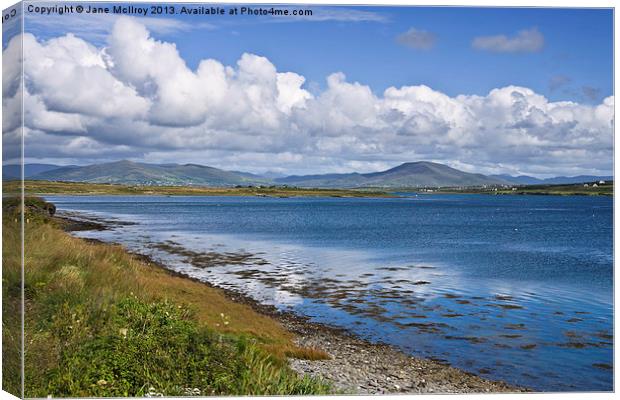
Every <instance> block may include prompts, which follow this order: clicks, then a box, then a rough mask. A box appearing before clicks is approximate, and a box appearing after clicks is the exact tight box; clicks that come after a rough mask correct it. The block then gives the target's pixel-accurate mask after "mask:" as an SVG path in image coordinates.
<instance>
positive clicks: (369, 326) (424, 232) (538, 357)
mask: <svg viewBox="0 0 620 400" xmlns="http://www.w3.org/2000/svg"><path fill="white" fill-rule="evenodd" d="M47 200H49V201H52V202H54V203H55V204H56V205H57V207H58V209H59V211H60V212H68V211H72V212H79V213H82V214H83V215H86V216H89V215H90V216H97V217H103V218H108V219H114V220H121V221H128V222H134V223H136V224H135V225H118V226H116V227H115V228H114V229H110V230H105V231H85V232H79V233H76V234H79V235H80V236H83V237H90V238H97V239H101V240H105V241H110V242H117V243H122V244H124V245H125V246H127V247H128V248H130V249H132V250H135V251H139V252H141V253H144V254H148V255H150V256H152V257H154V258H156V259H158V260H161V261H163V262H165V263H166V264H167V265H169V266H170V268H172V269H175V270H177V271H181V272H184V273H187V274H189V275H192V276H195V277H198V278H200V279H204V280H207V281H210V282H213V283H216V284H218V285H220V286H222V287H226V288H229V289H234V290H239V291H242V292H244V293H246V294H248V295H250V296H252V297H254V298H255V299H257V300H259V301H262V302H265V303H269V304H274V305H276V306H277V307H279V308H281V309H283V310H287V311H293V312H297V313H300V314H304V315H308V316H310V317H311V319H312V320H314V321H317V322H323V323H328V324H332V325H337V326H341V327H344V328H347V329H349V330H351V331H352V332H355V333H357V334H358V335H360V336H362V337H364V338H367V339H369V340H372V341H380V342H385V343H390V344H393V345H395V346H398V347H399V348H401V349H402V350H404V351H406V352H409V353H411V354H414V355H419V356H424V357H430V358H434V359H437V360H439V361H440V362H447V363H450V364H451V365H453V366H455V367H458V368H462V369H465V370H467V371H471V372H474V373H476V374H479V375H482V376H485V377H488V378H491V379H502V380H505V381H507V382H509V383H513V384H518V385H524V386H527V387H530V388H533V389H535V390H541V391H610V390H613V369H612V368H613V251H612V247H613V199H611V198H608V197H585V196H568V197H560V196H489V195H419V196H417V195H415V194H403V195H402V197H400V198H391V199H378V198H377V199H370V198H363V199H349V198H258V197H256V198H254V197H184V196H175V197H165V196H130V197H124V196H49V197H47ZM162 244H164V245H162ZM181 247H182V248H183V249H186V250H190V251H192V252H194V253H195V254H214V253H217V254H228V255H233V256H234V255H239V254H243V255H245V256H244V257H242V258H239V257H236V258H235V257H232V258H230V259H227V258H226V257H224V258H220V259H218V260H219V261H217V262H215V263H213V262H211V263H210V264H204V263H203V264H201V262H200V259H199V258H192V257H188V255H187V252H185V253H183V252H179V251H175V249H179V248H181ZM211 261H212V260H211ZM231 318H234V316H231Z"/></svg>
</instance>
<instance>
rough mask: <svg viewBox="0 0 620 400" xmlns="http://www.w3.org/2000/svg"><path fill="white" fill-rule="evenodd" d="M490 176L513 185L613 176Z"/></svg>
mask: <svg viewBox="0 0 620 400" xmlns="http://www.w3.org/2000/svg"><path fill="white" fill-rule="evenodd" d="M491 176H492V177H495V178H499V179H503V180H505V181H507V182H510V183H512V184H515V185H567V184H572V183H585V182H595V181H612V180H613V179H614V177H613V176H597V175H578V176H556V177H554V178H546V179H539V178H534V177H533V176H527V175H519V176H510V175H505V174H504V175H491Z"/></svg>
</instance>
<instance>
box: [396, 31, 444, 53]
mask: <svg viewBox="0 0 620 400" xmlns="http://www.w3.org/2000/svg"><path fill="white" fill-rule="evenodd" d="M396 41H397V42H398V43H400V44H402V45H403V46H407V47H411V48H413V49H419V50H429V49H432V48H433V47H434V46H435V42H437V37H436V36H435V34H434V33H432V32H428V31H424V30H418V29H415V28H411V29H409V30H408V31H407V32H405V33H401V34H400V35H398V36H397V37H396Z"/></svg>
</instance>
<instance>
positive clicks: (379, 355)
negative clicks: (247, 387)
mask: <svg viewBox="0 0 620 400" xmlns="http://www.w3.org/2000/svg"><path fill="white" fill-rule="evenodd" d="M56 218H58V219H60V220H62V221H63V229H64V230H65V231H67V232H69V233H70V232H75V231H84V230H105V229H109V227H110V226H111V225H112V224H124V223H123V222H119V221H106V220H103V219H97V218H92V219H91V218H88V219H84V218H80V216H79V214H78V213H76V214H73V213H63V215H60V216H57V217H56ZM77 239H79V240H84V241H87V242H92V243H99V244H101V245H110V244H112V243H109V242H104V241H100V240H97V239H85V238H77ZM123 250H124V251H125V252H126V253H128V254H130V255H132V256H133V257H135V258H136V259H138V260H139V261H142V262H143V263H145V264H147V265H149V266H154V267H156V268H158V269H161V270H163V271H164V272H166V273H168V274H170V275H172V276H176V277H180V278H183V279H188V280H191V281H194V282H198V283H200V284H203V285H205V286H207V287H211V288H216V289H218V290H220V291H221V292H222V293H223V294H224V295H225V297H226V298H227V299H229V300H230V301H232V302H235V303H239V304H242V305H246V306H248V307H250V308H252V309H253V310H254V311H256V312H258V313H259V314H262V315H264V316H266V317H268V318H272V319H273V320H275V321H277V322H279V323H280V324H281V325H282V327H283V328H284V329H285V330H287V331H288V332H290V333H292V334H293V335H295V337H296V338H295V343H296V344H297V345H299V346H302V347H307V348H315V349H319V350H322V351H324V352H326V353H327V354H329V356H330V359H329V360H302V359H296V358H289V359H288V361H289V362H288V364H289V367H290V368H291V369H293V370H294V371H295V372H297V373H298V374H299V375H305V374H307V375H310V376H313V377H320V378H323V379H325V380H326V381H328V382H330V383H331V384H332V385H333V387H334V388H335V389H336V390H337V391H338V393H346V394H388V393H391V394H396V393H401V394H406V393H410V394H413V393H500V392H501V393H520V392H531V390H530V389H527V388H523V387H519V386H516V385H511V384H508V383H506V382H503V381H493V380H490V379H486V378H483V377H480V376H478V375H476V374H474V373H470V372H467V371H464V370H461V369H458V368H454V367H452V366H450V365H448V364H446V363H443V362H439V361H434V360H432V359H426V358H420V357H417V356H411V355H408V354H407V353H405V352H403V351H401V350H400V349H398V348H397V347H395V346H393V345H389V344H384V343H372V342H370V341H368V340H365V339H362V338H360V337H358V336H357V335H356V334H355V333H354V332H351V331H349V330H346V329H344V328H339V327H335V326H330V325H325V324H321V323H317V322H311V321H310V318H309V317H307V316H303V315H299V314H296V313H293V312H290V311H282V310H278V309H277V308H276V307H275V306H273V305H267V304H263V303H260V302H258V301H256V300H254V299H253V298H251V297H250V296H248V295H246V294H244V293H241V292H238V291H235V290H232V289H229V288H224V287H221V286H218V285H215V284H212V283H210V282H208V281H204V280H201V279H198V278H195V277H192V276H189V275H186V274H184V273H181V272H177V271H174V270H172V269H170V268H168V267H167V266H166V265H165V264H163V263H161V262H158V261H156V260H154V259H152V258H151V257H149V256H146V255H144V254H140V253H136V252H132V251H129V250H127V249H126V248H124V247H123Z"/></svg>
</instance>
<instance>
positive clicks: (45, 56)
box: [3, 2, 614, 177]
mask: <svg viewBox="0 0 620 400" xmlns="http://www.w3.org/2000/svg"><path fill="white" fill-rule="evenodd" d="M28 4H30V3H26V5H28ZM33 4H34V3H33ZM55 4H62V3H43V2H37V3H36V5H37V6H50V5H55ZM82 4H86V3H82ZM133 5H134V6H144V4H138V3H134V4H133ZM160 5H161V4H160ZM97 6H100V7H101V6H105V3H97ZM147 6H148V4H147ZM181 6H182V5H181V4H179V3H174V7H175V8H176V9H177V10H179V9H180V7H181ZM194 6H195V5H194ZM220 6H222V7H224V8H225V9H226V10H229V9H230V8H231V7H241V5H236V6H230V5H228V6H227V5H220ZM251 7H254V8H258V7H261V6H258V5H252V6H251ZM262 7H263V8H266V7H267V8H268V7H269V6H262ZM281 7H283V8H287V9H289V10H292V9H299V8H301V6H289V7H285V6H281ZM304 8H306V9H307V7H304ZM309 9H311V10H312V11H313V15H312V16H308V17H304V18H295V17H272V16H230V15H224V16H205V15H197V16H188V15H176V16H175V17H174V18H172V17H166V18H161V17H155V16H152V15H148V16H146V17H144V16H143V17H136V16H131V17H127V16H119V15H114V14H108V15H102V14H98V15H92V14H86V13H82V14H64V15H56V14H51V15H37V14H32V13H28V12H26V20H25V30H26V32H27V33H28V35H26V36H25V37H24V42H23V43H24V53H25V56H26V59H25V64H24V65H25V68H24V71H25V74H26V83H27V84H26V91H25V100H26V103H27V105H28V106H29V113H28V114H27V116H26V117H27V118H26V128H27V131H28V138H29V140H31V141H32V144H31V145H30V146H28V149H29V151H28V152H27V158H28V160H30V161H31V162H35V161H36V162H49V163H59V164H91V163H96V162H105V161H115V160H119V159H131V160H135V161H144V162H156V163H157V162H167V163H169V162H178V163H198V164H203V165H211V166H214V167H220V168H226V169H231V170H242V171H248V172H255V173H262V172H265V171H276V172H280V173H285V174H286V173H289V174H304V173H328V172H352V171H358V172H371V171H377V170H381V169H387V168H390V167H393V166H395V165H398V164H400V163H403V162H410V161H423V160H427V161H436V162H442V163H446V164H448V165H450V166H452V167H455V168H459V169H463V170H466V171H471V172H480V173H487V174H492V173H508V174H513V175H518V174H528V175H534V176H539V177H548V176H554V175H579V174H599V175H608V174H610V173H611V170H612V167H613V125H614V97H613V88H612V80H613V48H612V46H613V12H612V10H611V9H559V8H462V7H461V8H459V7H443V8H441V7H431V8H429V7H348V6H346V7H344V6H343V7H325V6H313V7H310V8H309ZM3 28H4V30H5V33H6V31H7V29H10V26H9V25H6V24H5V25H4V26H3ZM16 46H17V43H13V47H11V43H8V42H7V39H6V38H5V41H4V46H3V47H4V48H3V51H4V53H5V54H6V53H10V54H17V53H18V52H19V49H18V48H17V47H16ZM13 71H15V72H18V71H19V69H14V70H13ZM7 79H10V77H7ZM15 79H17V78H16V77H15ZM18 82H19V80H16V83H18ZM11 88H14V89H17V88H18V85H17V84H16V85H13V86H11ZM14 100H15V101H10V99H8V100H7V101H6V102H5V103H6V104H5V103H3V105H4V106H5V107H8V106H9V105H11V104H13V105H15V106H17V105H19V104H20V103H19V101H18V99H17V97H15V99H14ZM15 123H18V119H15ZM8 126H12V125H11V124H8ZM16 126H17V125H16Z"/></svg>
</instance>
